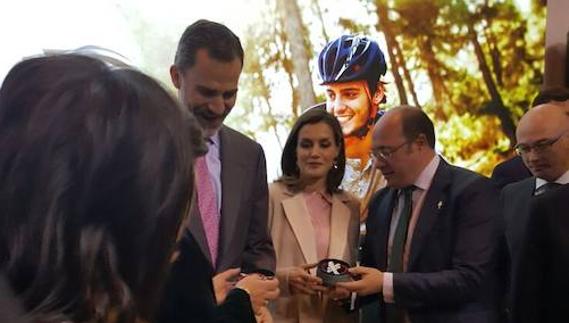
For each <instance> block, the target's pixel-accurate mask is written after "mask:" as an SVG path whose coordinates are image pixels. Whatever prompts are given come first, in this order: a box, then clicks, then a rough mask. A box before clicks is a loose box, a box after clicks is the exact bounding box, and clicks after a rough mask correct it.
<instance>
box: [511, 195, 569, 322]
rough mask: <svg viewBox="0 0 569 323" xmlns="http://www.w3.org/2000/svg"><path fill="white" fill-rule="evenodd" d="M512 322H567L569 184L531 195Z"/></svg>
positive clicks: (515, 281)
mask: <svg viewBox="0 0 569 323" xmlns="http://www.w3.org/2000/svg"><path fill="white" fill-rule="evenodd" d="M512 291H513V295H514V296H513V299H514V305H513V309H512V317H513V320H512V322H516V323H518V322H519V323H550V322H569V184H566V185H563V186H562V187H561V188H559V189H557V190H555V191H552V192H548V193H545V194H542V195H540V196H537V197H535V198H534V199H533V202H532V205H531V210H530V218H529V221H528V227H527V231H526V239H525V240H524V243H523V245H522V250H521V252H520V266H519V270H518V272H517V274H516V275H515V277H514V285H513V286H512Z"/></svg>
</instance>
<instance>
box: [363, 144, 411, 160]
mask: <svg viewBox="0 0 569 323" xmlns="http://www.w3.org/2000/svg"><path fill="white" fill-rule="evenodd" d="M408 143H409V141H404V142H403V143H402V144H401V145H399V146H396V147H380V148H376V149H373V150H372V151H371V155H372V156H373V158H375V159H378V158H381V159H383V160H386V159H389V158H391V156H393V154H395V153H396V152H397V151H398V150H399V149H401V147H403V146H405V145H406V144H408Z"/></svg>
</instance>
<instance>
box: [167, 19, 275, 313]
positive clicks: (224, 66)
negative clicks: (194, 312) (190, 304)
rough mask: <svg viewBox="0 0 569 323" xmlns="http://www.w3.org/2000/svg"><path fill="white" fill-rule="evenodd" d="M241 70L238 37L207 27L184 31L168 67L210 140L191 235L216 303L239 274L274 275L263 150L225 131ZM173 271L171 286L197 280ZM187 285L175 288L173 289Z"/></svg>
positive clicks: (201, 161) (199, 165) (199, 167)
mask: <svg viewBox="0 0 569 323" xmlns="http://www.w3.org/2000/svg"><path fill="white" fill-rule="evenodd" d="M242 68H243V48H242V46H241V43H240V41H239V38H238V37H237V36H236V35H235V34H234V33H233V32H232V31H231V30H229V29H228V28H227V27H226V26H224V25H221V24H219V23H215V22H211V21H207V20H199V21H197V22H195V23H193V24H192V25H190V26H189V27H188V28H187V29H186V30H185V31H184V33H183V35H182V37H181V38H180V42H179V44H178V48H177V51H176V56H175V62H174V64H173V65H172V66H171V68H170V76H171V78H172V82H173V84H174V86H175V87H176V88H177V89H178V95H179V98H180V101H181V102H182V104H183V105H184V106H185V107H186V108H188V109H189V110H190V111H191V112H193V114H194V115H195V116H196V118H197V120H198V121H199V122H200V124H201V126H202V128H203V129H204V132H205V135H206V137H207V138H206V139H207V142H208V148H209V150H208V153H207V155H206V156H205V157H203V158H198V160H196V165H195V173H196V184H195V185H196V191H197V195H196V196H195V197H194V198H193V199H192V203H191V210H190V215H189V216H190V219H189V228H188V232H187V234H188V235H191V236H192V238H193V239H192V241H191V243H196V242H197V244H198V245H199V249H200V250H201V252H202V255H200V256H205V257H206V258H207V259H208V263H209V265H210V266H211V272H212V273H214V274H216V275H215V277H214V278H213V286H214V288H215V297H216V300H217V302H218V303H222V302H223V301H224V299H225V296H226V294H227V293H228V292H229V290H230V289H231V286H232V281H234V280H235V279H236V278H237V276H238V275H239V274H240V272H245V273H251V272H259V271H263V272H265V273H266V272H274V270H275V253H274V249H273V245H272V240H271V237H270V236H269V232H268V229H267V217H268V188H267V179H266V165H265V155H264V152H263V149H262V148H261V146H260V145H259V144H258V143H256V142H254V141H253V140H251V139H249V138H247V137H246V136H245V135H243V134H241V133H239V132H237V131H235V130H233V129H231V128H229V127H227V126H225V125H224V124H223V122H224V120H225V118H226V117H227V115H228V114H229V113H230V112H231V110H232V109H233V107H234V105H235V101H236V97H237V90H238V82H239V77H240V75H241V71H242ZM186 250H187V248H185V249H184V248H182V249H181V254H180V257H185V258H186V260H187V259H190V260H189V263H194V262H193V261H191V260H192V257H197V255H195V253H191V252H185V251H186ZM187 262H188V261H186V263H187ZM196 262H198V261H196ZM178 263H184V261H178ZM174 266H176V265H174ZM190 268H191V266H190ZM173 272H174V273H177V274H176V275H172V277H171V278H170V280H171V281H174V282H176V281H184V280H189V281H192V280H193V276H192V271H191V270H190V271H186V272H181V271H176V270H175V269H174V270H173ZM183 285H184V284H176V283H173V284H169V286H173V288H179V286H183ZM188 292H189V291H188ZM181 293H182V294H183V293H184V291H181ZM170 295H172V294H170ZM168 301H169V300H168V299H166V300H165V302H168Z"/></svg>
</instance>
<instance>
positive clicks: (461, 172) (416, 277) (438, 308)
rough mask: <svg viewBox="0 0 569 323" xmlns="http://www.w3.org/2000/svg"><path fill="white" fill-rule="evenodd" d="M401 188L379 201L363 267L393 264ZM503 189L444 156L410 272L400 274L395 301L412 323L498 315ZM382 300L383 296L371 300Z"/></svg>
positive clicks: (481, 320) (474, 320)
mask: <svg viewBox="0 0 569 323" xmlns="http://www.w3.org/2000/svg"><path fill="white" fill-rule="evenodd" d="M396 197H397V190H395V189H393V188H385V189H383V190H381V191H379V192H378V193H377V194H376V196H374V198H373V199H372V201H371V203H370V208H369V212H370V214H369V216H368V219H367V234H366V237H365V239H364V243H363V246H362V265H364V266H368V267H374V268H377V269H379V270H381V271H385V270H386V269H387V247H388V237H389V227H390V222H391V216H392V213H393V206H394V203H395V201H396ZM498 216H499V199H498V189H497V188H496V187H495V186H494V185H493V184H492V183H491V182H490V180H489V179H487V178H485V177H483V176H481V175H478V174H476V173H473V172H471V171H468V170H465V169H462V168H459V167H455V166H452V165H449V164H447V163H446V162H445V161H444V160H442V159H441V162H440V164H439V166H438V168H437V170H436V173H435V176H434V178H433V181H432V183H431V186H430V188H429V190H428V191H427V192H426V196H425V199H424V203H423V205H422V209H421V211H420V215H419V218H418V221H417V224H416V226H415V229H414V233H413V236H412V241H411V246H410V248H411V249H410V255H409V261H408V265H407V272H405V273H394V274H393V291H394V298H395V306H397V307H400V308H401V309H403V310H405V311H406V312H407V313H408V315H409V318H410V320H411V322H412V323H426V322H429V323H435V322H445V323H449V322H451V323H452V322H461V323H465V322H468V323H470V322H471V323H485V322H495V321H496V320H497V313H498V306H497V305H496V304H495V300H496V292H495V290H494V289H493V288H494V287H493V284H494V283H495V280H496V277H495V271H494V260H495V249H496V248H495V247H496V246H497V243H498V233H497V231H496V220H497V218H498ZM370 300H373V301H375V302H379V303H380V306H381V309H380V316H381V317H384V316H385V311H384V303H383V296H382V295H377V294H376V295H374V296H371V297H369V298H368V299H367V301H370Z"/></svg>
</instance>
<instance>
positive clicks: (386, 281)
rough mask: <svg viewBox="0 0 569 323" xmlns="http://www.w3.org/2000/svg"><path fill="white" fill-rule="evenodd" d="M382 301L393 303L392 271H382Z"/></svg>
mask: <svg viewBox="0 0 569 323" xmlns="http://www.w3.org/2000/svg"><path fill="white" fill-rule="evenodd" d="M383 301H384V302H386V303H394V302H395V301H394V297H393V273H383Z"/></svg>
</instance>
